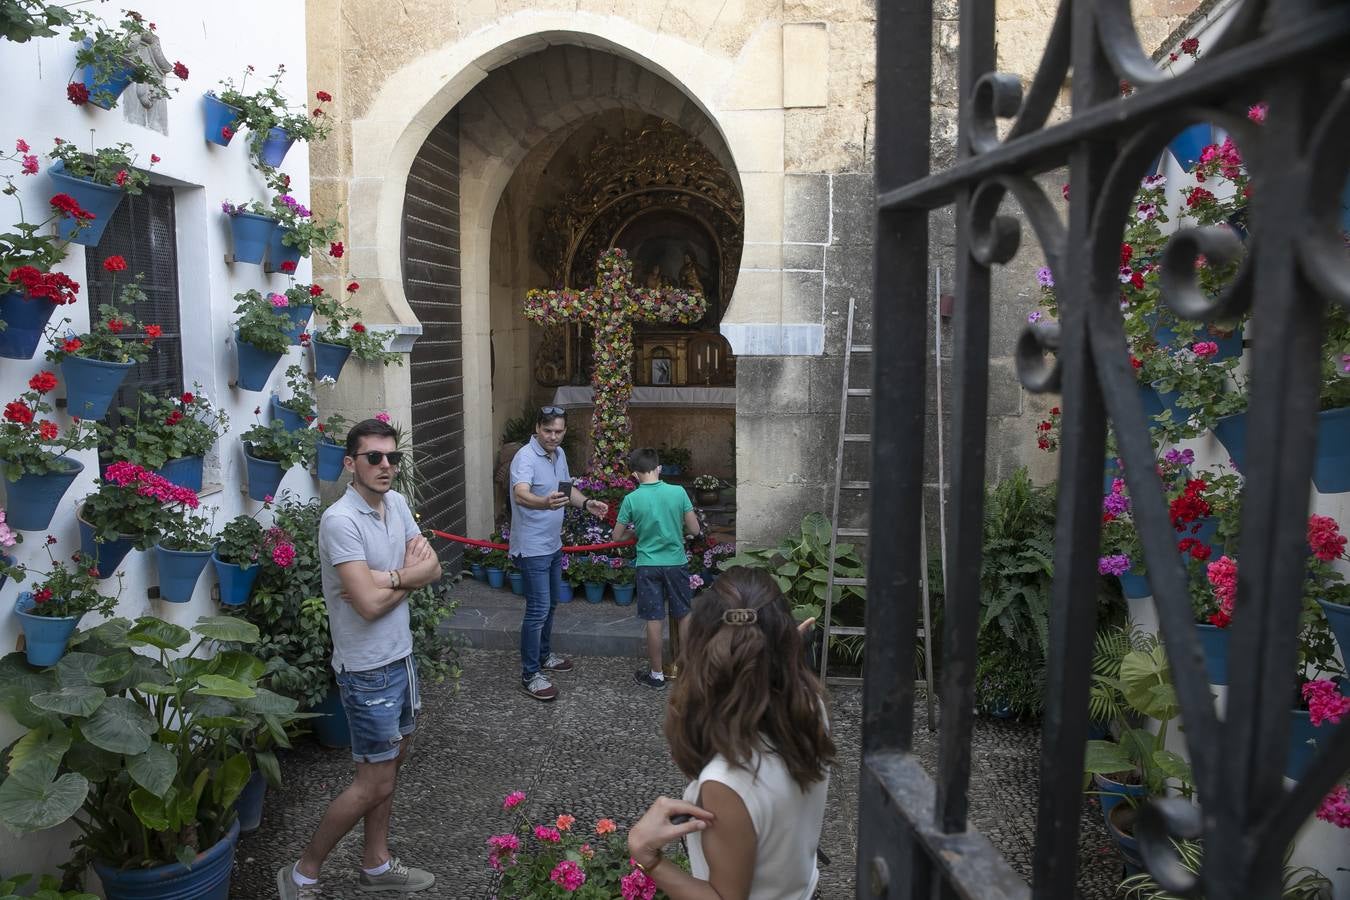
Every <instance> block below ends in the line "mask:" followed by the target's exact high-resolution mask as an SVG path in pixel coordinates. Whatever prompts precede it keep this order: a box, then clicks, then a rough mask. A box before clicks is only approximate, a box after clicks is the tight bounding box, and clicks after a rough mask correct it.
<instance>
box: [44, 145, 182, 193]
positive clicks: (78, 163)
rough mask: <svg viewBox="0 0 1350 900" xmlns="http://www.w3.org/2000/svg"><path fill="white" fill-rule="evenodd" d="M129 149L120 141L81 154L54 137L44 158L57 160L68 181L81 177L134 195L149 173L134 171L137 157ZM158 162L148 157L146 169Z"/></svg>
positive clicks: (142, 186) (147, 183) (153, 157)
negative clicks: (52, 145)
mask: <svg viewBox="0 0 1350 900" xmlns="http://www.w3.org/2000/svg"><path fill="white" fill-rule="evenodd" d="M132 149H133V148H132V146H131V145H130V144H128V143H126V142H122V143H119V144H114V145H113V146H111V147H99V148H96V149H95V150H94V151H93V152H92V153H85V152H84V151H82V150H81V149H80V148H79V147H77V146H75V144H74V143H72V142H71V141H65V140H62V139H61V138H57V139H56V146H55V148H54V149H53V150H52V151H51V152H50V153H48V154H47V156H48V157H49V158H50V159H51V160H52V161H53V162H55V161H56V160H60V161H61V162H62V163H63V164H64V166H65V170H66V174H67V175H69V176H71V177H72V178H83V179H85V180H86V181H92V182H93V183H94V184H101V185H103V186H104V187H118V188H121V189H122V190H124V191H126V192H127V193H128V194H131V195H133V196H135V195H136V194H139V193H141V191H142V190H144V189H145V187H146V186H147V185H149V184H150V174H149V172H147V171H144V170H142V169H138V168H136V160H137V158H138V157H136V156H133V155H132ZM158 159H159V157H157V156H151V158H150V163H149V165H148V166H146V169H149V168H152V167H153V166H154V165H155V162H156V161H157V160H158Z"/></svg>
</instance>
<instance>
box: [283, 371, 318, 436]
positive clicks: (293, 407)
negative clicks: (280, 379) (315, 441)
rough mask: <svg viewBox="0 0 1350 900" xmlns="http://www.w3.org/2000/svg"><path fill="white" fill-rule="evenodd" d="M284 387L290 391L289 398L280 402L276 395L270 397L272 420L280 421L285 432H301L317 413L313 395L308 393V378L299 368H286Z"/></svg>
mask: <svg viewBox="0 0 1350 900" xmlns="http://www.w3.org/2000/svg"><path fill="white" fill-rule="evenodd" d="M286 385H287V386H288V387H289V388H290V389H291V396H290V397H289V398H287V399H285V400H281V399H279V398H278V397H277V395H276V394H273V395H272V419H273V420H274V421H276V420H280V421H281V423H282V424H283V425H285V426H286V430H287V431H303V430H304V429H306V428H308V427H309V426H310V424H311V423H313V421H314V419H315V415H316V413H318V406H317V405H316V404H315V402H314V395H313V394H312V393H310V389H309V378H308V377H307V376H306V375H305V374H304V372H302V371H301V369H300V367H299V366H296V365H291V366H287V367H286Z"/></svg>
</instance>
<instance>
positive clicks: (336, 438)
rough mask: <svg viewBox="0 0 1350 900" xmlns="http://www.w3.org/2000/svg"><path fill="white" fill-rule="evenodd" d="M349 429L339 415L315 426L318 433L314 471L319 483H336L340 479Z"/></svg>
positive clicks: (345, 421)
mask: <svg viewBox="0 0 1350 900" xmlns="http://www.w3.org/2000/svg"><path fill="white" fill-rule="evenodd" d="M349 427H350V423H349V422H348V421H347V419H346V418H345V417H343V416H340V415H331V416H329V417H328V418H327V419H324V420H323V421H322V422H320V423H319V424H318V425H317V426H315V431H317V432H318V444H317V446H316V448H315V459H316V463H315V471H316V473H317V474H318V476H319V480H320V481H337V480H338V479H339V478H341V477H342V472H343V468H342V460H343V458H344V457H346V455H347V430H348V428H349Z"/></svg>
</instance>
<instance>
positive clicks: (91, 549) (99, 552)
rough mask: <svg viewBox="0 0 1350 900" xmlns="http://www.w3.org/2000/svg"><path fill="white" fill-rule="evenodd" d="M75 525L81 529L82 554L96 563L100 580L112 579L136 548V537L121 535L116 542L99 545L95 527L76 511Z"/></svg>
mask: <svg viewBox="0 0 1350 900" xmlns="http://www.w3.org/2000/svg"><path fill="white" fill-rule="evenodd" d="M75 524H76V525H77V526H79V529H80V552H81V553H83V554H84V555H85V556H87V557H89V558H90V559H92V560H93V561H94V567H95V568H97V569H98V577H99V578H111V577H112V576H113V575H114V574H115V573H116V572H117V567H118V566H120V565H121V564H122V560H124V559H126V558H127V554H128V553H130V552H131V551H132V550H134V549H135V548H136V536H135V535H127V534H123V535H119V536H118V537H117V539H116V540H112V541H103V542H102V543H99V542H98V541H95V540H94V526H93V525H90V524H89V523H88V522H86V521H85V520H84V518H83V517H82V516H81V515H80V514H79V511H78V510H77V511H76V514H75Z"/></svg>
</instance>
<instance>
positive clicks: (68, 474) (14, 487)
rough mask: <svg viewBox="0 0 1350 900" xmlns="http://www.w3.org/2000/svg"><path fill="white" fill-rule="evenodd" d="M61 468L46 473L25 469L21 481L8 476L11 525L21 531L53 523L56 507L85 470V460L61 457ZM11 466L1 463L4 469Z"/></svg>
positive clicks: (6, 508)
mask: <svg viewBox="0 0 1350 900" xmlns="http://www.w3.org/2000/svg"><path fill="white" fill-rule="evenodd" d="M58 464H59V465H60V466H61V467H62V470H61V471H57V472H48V473H44V474H42V475H36V474H32V473H25V474H23V475H20V476H19V480H18V481H10V480H9V479H8V477H6V478H5V510H6V513H5V515H6V517H7V520H8V522H9V527H10V528H17V529H19V530H20V531H43V530H45V529H46V528H47V526H48V525H50V524H51V523H52V516H53V515H55V514H56V507H57V506H58V505H59V504H60V503H61V498H62V497H64V496H65V495H66V491H68V490H70V486H71V484H73V483H74V481H75V479H76V477H78V476H79V474H80V473H81V472H83V471H84V463H82V462H80V461H79V460H77V459H70V458H69V457H64V456H63V457H61V458H60V459H59V461H58ZM5 468H8V466H7V465H6V464H4V463H0V469H5Z"/></svg>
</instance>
